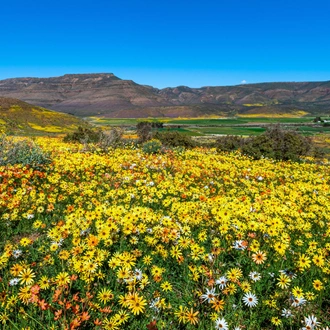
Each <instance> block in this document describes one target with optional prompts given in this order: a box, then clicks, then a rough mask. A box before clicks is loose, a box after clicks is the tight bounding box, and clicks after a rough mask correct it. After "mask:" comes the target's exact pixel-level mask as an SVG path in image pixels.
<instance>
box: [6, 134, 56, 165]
mask: <svg viewBox="0 0 330 330" xmlns="http://www.w3.org/2000/svg"><path fill="white" fill-rule="evenodd" d="M50 162H51V159H50V155H49V154H48V153H46V152H45V151H43V150H42V149H41V148H40V147H39V146H38V145H36V144H35V143H34V142H33V141H32V140H30V139H24V140H15V139H13V138H8V137H7V136H5V135H2V136H0V166H6V165H14V164H22V165H24V166H26V165H29V166H32V167H35V168H38V167H39V166H40V165H45V164H48V163H50Z"/></svg>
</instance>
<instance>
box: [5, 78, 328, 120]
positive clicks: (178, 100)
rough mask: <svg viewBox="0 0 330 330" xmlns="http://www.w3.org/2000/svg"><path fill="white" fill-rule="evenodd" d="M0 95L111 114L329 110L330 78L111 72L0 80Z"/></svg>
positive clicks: (87, 113) (82, 113) (50, 106)
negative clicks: (269, 79)
mask: <svg viewBox="0 0 330 330" xmlns="http://www.w3.org/2000/svg"><path fill="white" fill-rule="evenodd" d="M0 96H4V97H11V98H16V99H19V100H22V101H25V102H28V103H31V104H33V105H37V106H41V107H44V108H48V109H51V110H56V111H60V112H65V113H69V114H74V115H78V116H104V117H113V118H146V117H179V116H181V117H199V116H209V115H213V116H214V115H216V116H228V115H229V116H233V115H237V114H290V113H297V112H298V111H299V112H300V113H306V114H307V113H309V114H312V115H314V114H318V115H321V114H323V115H329V114H330V81H324V82H273V83H258V84H243V85H237V86H213V87H210V86H208V87H201V88H190V87H187V86H179V87H168V88H163V89H158V88H154V87H152V86H147V85H139V84H137V83H135V82H134V81H132V80H123V79H120V78H118V77H116V76H115V75H114V74H112V73H99V74H66V75H64V76H59V77H51V78H11V79H5V80H0Z"/></svg>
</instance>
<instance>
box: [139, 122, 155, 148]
mask: <svg viewBox="0 0 330 330" xmlns="http://www.w3.org/2000/svg"><path fill="white" fill-rule="evenodd" d="M151 130H152V123H150V122H149V121H140V122H139V123H137V125H136V132H137V135H138V137H139V142H140V143H144V142H146V141H148V140H150V139H151Z"/></svg>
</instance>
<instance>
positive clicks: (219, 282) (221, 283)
mask: <svg viewBox="0 0 330 330" xmlns="http://www.w3.org/2000/svg"><path fill="white" fill-rule="evenodd" d="M227 282H228V279H227V277H225V276H221V277H220V278H218V279H217V280H216V281H215V284H217V285H219V287H220V289H221V290H223V289H224V288H225V287H226V285H227Z"/></svg>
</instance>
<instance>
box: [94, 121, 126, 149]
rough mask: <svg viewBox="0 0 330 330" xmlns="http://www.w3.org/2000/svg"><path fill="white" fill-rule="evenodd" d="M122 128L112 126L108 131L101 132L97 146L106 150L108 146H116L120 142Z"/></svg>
mask: <svg viewBox="0 0 330 330" xmlns="http://www.w3.org/2000/svg"><path fill="white" fill-rule="evenodd" d="M122 137H123V130H122V129H121V128H117V127H115V128H112V129H111V130H110V131H109V132H102V133H101V134H100V140H99V142H98V146H99V147H100V148H101V149H102V150H103V151H106V150H107V149H108V148H110V147H118V146H120V145H121V144H122Z"/></svg>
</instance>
